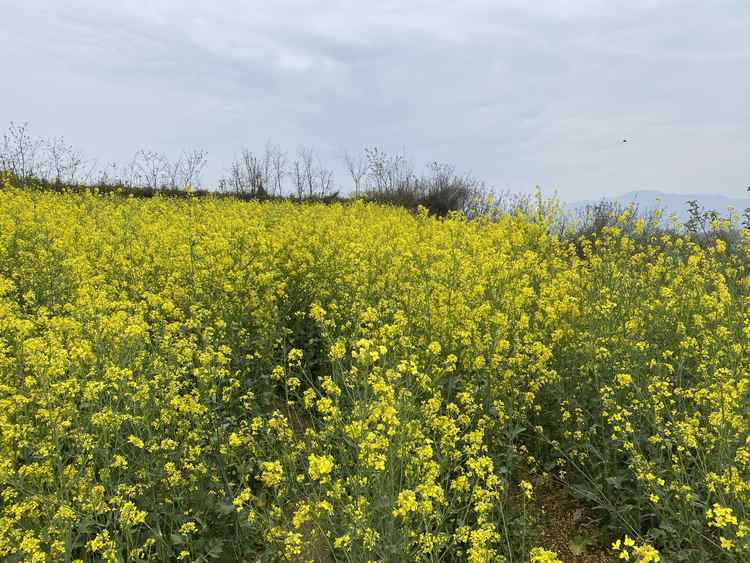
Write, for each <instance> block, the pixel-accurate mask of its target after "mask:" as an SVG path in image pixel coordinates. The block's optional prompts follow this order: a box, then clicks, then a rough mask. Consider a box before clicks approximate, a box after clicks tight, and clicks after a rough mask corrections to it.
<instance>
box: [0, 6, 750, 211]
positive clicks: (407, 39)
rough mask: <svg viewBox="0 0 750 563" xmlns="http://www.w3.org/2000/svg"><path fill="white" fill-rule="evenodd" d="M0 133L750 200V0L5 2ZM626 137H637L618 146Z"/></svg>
mask: <svg viewBox="0 0 750 563" xmlns="http://www.w3.org/2000/svg"><path fill="white" fill-rule="evenodd" d="M0 18H1V21H0V61H2V80H0V127H3V128H4V127H5V126H7V124H8V123H9V122H10V121H16V122H24V121H28V122H29V124H30V127H31V130H32V132H33V133H35V134H37V135H42V136H53V135H64V136H65V138H66V140H68V141H69V142H71V143H72V144H74V145H76V146H78V147H80V148H81V149H82V150H83V151H84V152H85V153H86V154H87V155H89V156H97V157H99V158H100V159H101V160H111V159H116V160H118V161H125V160H127V159H129V157H130V156H131V155H132V154H133V153H134V152H135V150H136V149H138V148H150V149H155V150H159V151H164V152H166V153H168V154H176V153H178V152H179V151H180V149H182V148H196V147H201V148H204V149H206V150H207V151H208V153H209V161H210V168H209V170H208V172H207V174H205V179H206V180H208V181H209V182H211V181H212V180H215V179H216V178H217V177H218V175H219V174H220V173H221V172H222V170H224V169H225V168H226V167H227V166H228V164H229V162H230V161H231V159H232V158H233V156H235V155H236V154H237V153H238V152H239V151H240V149H242V148H243V147H248V148H250V149H254V150H258V151H259V150H262V148H263V146H264V145H265V143H266V141H268V140H271V141H273V142H275V143H278V144H280V145H282V146H284V147H286V148H287V149H288V150H289V151H290V153H293V152H294V151H295V150H296V149H297V147H298V146H299V145H309V146H314V147H315V148H316V149H317V151H318V153H319V154H320V155H321V157H322V158H323V159H324V160H325V161H327V162H329V163H330V166H331V167H333V168H335V169H336V170H337V173H336V180H337V183H338V185H339V186H341V187H344V188H346V187H348V185H349V182H348V181H347V178H346V177H345V175H344V170H343V164H342V158H341V157H342V154H343V152H344V150H349V151H351V152H356V151H358V150H361V149H362V148H363V147H364V146H379V147H381V148H383V149H385V150H390V151H399V152H401V151H404V150H405V152H406V154H407V155H409V157H410V158H411V160H412V161H413V162H414V164H415V165H416V167H417V169H421V167H422V166H423V165H424V164H425V163H426V162H428V161H430V160H439V161H445V162H450V163H453V164H455V165H456V167H457V168H458V169H459V170H462V171H467V172H471V173H473V174H474V175H475V176H477V177H479V178H481V179H483V180H485V181H486V182H487V183H488V184H490V185H492V186H495V187H496V188H498V189H509V190H512V191H530V190H532V189H533V188H534V186H536V185H540V186H542V188H543V190H544V191H545V192H552V191H554V190H557V192H558V193H559V195H560V196H561V197H562V198H563V199H565V200H569V201H572V200H576V199H582V198H592V197H598V196H601V195H615V194H619V193H623V192H626V191H630V190H636V189H658V190H663V191H667V192H676V193H690V192H721V193H725V194H727V195H734V196H740V195H742V194H744V192H745V189H746V188H747V186H748V185H750V3H748V2H747V1H746V0H738V1H727V2H720V1H716V2H706V1H705V0H700V1H694V2H685V1H683V2H669V1H660V2H655V1H647V2H640V1H635V0H630V1H614V0H606V1H601V2H599V1H589V0H571V1H560V2H528V1H527V0H518V1H515V0H514V1H497V0H487V1H478V0H461V1H452V2H436V1H433V2H427V1H422V2H417V1H411V2H409V1H406V0H399V1H394V2H391V1H389V0H380V1H378V2H356V1H352V0H349V1H341V2H327V1H312V0H310V1H288V0H284V1H280V0H273V1H270V0H265V1H262V2H261V1H254V2H250V1H240V0H222V1H217V2H212V1H205V0H203V1H200V2H199V1H195V0H182V1H179V2H178V1H176V0H174V1H169V0H148V1H144V0H139V1H134V0H133V1H126V0H122V1H118V2H102V1H101V0H49V1H42V0H22V1H19V0H0ZM623 139H627V140H628V142H627V143H623V142H622V140H623Z"/></svg>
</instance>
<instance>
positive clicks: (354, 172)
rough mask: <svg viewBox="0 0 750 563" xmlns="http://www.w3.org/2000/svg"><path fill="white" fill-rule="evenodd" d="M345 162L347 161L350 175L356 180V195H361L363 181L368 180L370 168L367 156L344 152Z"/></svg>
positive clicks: (353, 180)
mask: <svg viewBox="0 0 750 563" xmlns="http://www.w3.org/2000/svg"><path fill="white" fill-rule="evenodd" d="M344 162H345V163H346V168H347V170H348V171H349V175H350V176H351V177H352V182H354V196H355V197H359V194H360V191H361V190H362V188H363V185H362V184H363V181H366V178H367V171H368V169H369V166H368V162H367V158H366V157H364V156H362V155H358V156H353V155H351V154H349V152H344Z"/></svg>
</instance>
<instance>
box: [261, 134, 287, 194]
mask: <svg viewBox="0 0 750 563" xmlns="http://www.w3.org/2000/svg"><path fill="white" fill-rule="evenodd" d="M266 159H267V161H268V162H269V163H270V173H269V178H268V181H267V185H268V186H269V188H270V190H271V194H272V195H276V196H280V195H282V194H283V193H284V177H285V176H286V174H287V168H286V166H287V157H286V153H285V152H284V151H282V150H281V147H279V146H278V145H272V144H271V143H270V142H269V143H268V144H266Z"/></svg>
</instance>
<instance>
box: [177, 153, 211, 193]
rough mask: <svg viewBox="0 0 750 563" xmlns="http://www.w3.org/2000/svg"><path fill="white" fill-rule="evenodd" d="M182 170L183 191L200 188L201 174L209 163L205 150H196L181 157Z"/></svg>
mask: <svg viewBox="0 0 750 563" xmlns="http://www.w3.org/2000/svg"><path fill="white" fill-rule="evenodd" d="M181 161H182V170H181V177H180V182H181V184H182V188H183V189H187V188H200V187H201V174H202V173H203V169H204V168H205V167H206V163H207V162H208V154H207V153H206V151H204V150H203V149H194V150H192V151H190V152H187V153H183V154H182V156H181Z"/></svg>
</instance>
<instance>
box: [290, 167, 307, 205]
mask: <svg viewBox="0 0 750 563" xmlns="http://www.w3.org/2000/svg"><path fill="white" fill-rule="evenodd" d="M292 174H293V177H294V188H295V191H296V192H297V199H302V198H303V197H305V177H304V174H303V173H302V165H301V164H300V161H299V159H295V160H294V162H293V163H292Z"/></svg>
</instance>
